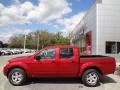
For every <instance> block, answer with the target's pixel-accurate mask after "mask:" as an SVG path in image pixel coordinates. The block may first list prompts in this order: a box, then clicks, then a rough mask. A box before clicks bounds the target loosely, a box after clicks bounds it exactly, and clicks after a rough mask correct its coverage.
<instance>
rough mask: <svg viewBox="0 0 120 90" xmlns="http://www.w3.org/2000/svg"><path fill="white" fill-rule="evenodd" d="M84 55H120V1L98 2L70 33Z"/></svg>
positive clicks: (103, 0)
mask: <svg viewBox="0 0 120 90" xmlns="http://www.w3.org/2000/svg"><path fill="white" fill-rule="evenodd" d="M70 42H71V44H72V45H75V46H80V47H81V48H80V51H81V53H82V54H96V55H98V54H99V55H111V56H112V55H120V0H97V1H96V2H95V3H94V4H93V6H92V7H91V8H90V10H89V11H88V12H87V13H86V15H85V16H84V17H83V19H82V20H81V21H80V23H79V24H78V25H77V26H76V27H75V29H74V30H73V31H72V32H71V33H70Z"/></svg>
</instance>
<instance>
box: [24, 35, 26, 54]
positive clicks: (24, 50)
mask: <svg viewBox="0 0 120 90" xmlns="http://www.w3.org/2000/svg"><path fill="white" fill-rule="evenodd" d="M25 48H26V34H25V36H24V53H25Z"/></svg>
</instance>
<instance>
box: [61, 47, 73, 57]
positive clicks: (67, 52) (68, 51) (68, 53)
mask: <svg viewBox="0 0 120 90" xmlns="http://www.w3.org/2000/svg"><path fill="white" fill-rule="evenodd" d="M73 56H74V54H73V48H61V49H60V58H71V57H73Z"/></svg>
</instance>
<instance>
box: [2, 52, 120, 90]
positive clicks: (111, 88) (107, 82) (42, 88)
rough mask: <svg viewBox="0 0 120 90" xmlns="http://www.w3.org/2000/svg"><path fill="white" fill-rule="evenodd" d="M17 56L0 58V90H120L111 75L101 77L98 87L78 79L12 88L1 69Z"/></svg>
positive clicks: (35, 81) (33, 82)
mask: <svg viewBox="0 0 120 90" xmlns="http://www.w3.org/2000/svg"><path fill="white" fill-rule="evenodd" d="M27 55H29V54H27ZM17 56H20V55H14V56H0V90H120V77H119V76H117V75H113V74H111V75H108V76H105V77H103V79H102V82H101V84H100V85H99V86H98V87H86V86H84V85H83V84H82V83H81V82H80V80H79V79H32V80H30V81H29V82H28V84H27V85H24V86H12V85H11V84H10V83H9V82H8V80H7V79H6V77H4V76H3V73H2V68H3V66H4V65H5V64H6V63H7V60H8V59H10V58H13V57H17Z"/></svg>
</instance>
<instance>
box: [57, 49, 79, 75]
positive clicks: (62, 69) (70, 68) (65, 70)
mask: <svg viewBox="0 0 120 90" xmlns="http://www.w3.org/2000/svg"><path fill="white" fill-rule="evenodd" d="M74 53H75V51H74V49H73V48H60V50H59V60H58V76H60V77H75V76H76V75H77V73H78V71H79V62H78V59H77V58H76V57H75V54H74Z"/></svg>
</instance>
